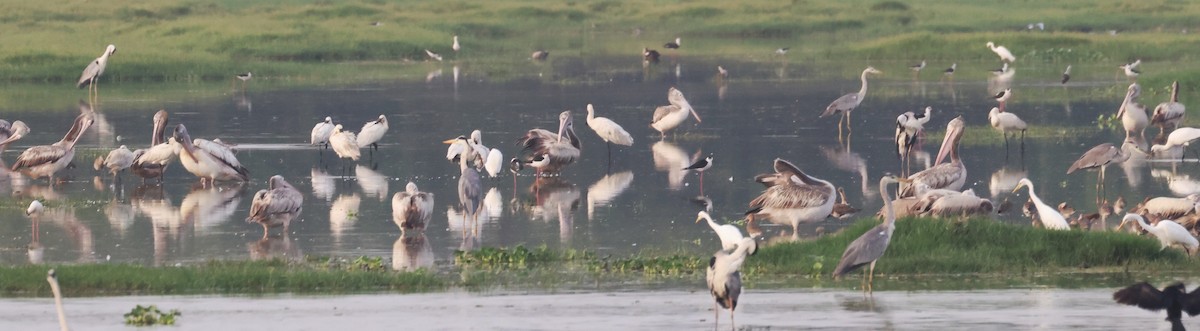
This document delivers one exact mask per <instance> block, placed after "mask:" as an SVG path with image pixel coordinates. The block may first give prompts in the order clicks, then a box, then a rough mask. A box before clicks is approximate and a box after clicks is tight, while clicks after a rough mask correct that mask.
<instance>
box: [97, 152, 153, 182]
mask: <svg viewBox="0 0 1200 331" xmlns="http://www.w3.org/2000/svg"><path fill="white" fill-rule="evenodd" d="M143 153H145V151H143ZM136 157H137V156H136V155H134V153H133V152H132V151H130V150H129V147H125V145H121V147H118V148H117V149H114V150H112V151H109V152H108V156H106V157H105V158H104V167H105V168H108V171H109V173H111V174H112V175H113V177H116V176H117V173H118V172H121V170H125V168H129V166H131V165H133V159H134V158H136Z"/></svg>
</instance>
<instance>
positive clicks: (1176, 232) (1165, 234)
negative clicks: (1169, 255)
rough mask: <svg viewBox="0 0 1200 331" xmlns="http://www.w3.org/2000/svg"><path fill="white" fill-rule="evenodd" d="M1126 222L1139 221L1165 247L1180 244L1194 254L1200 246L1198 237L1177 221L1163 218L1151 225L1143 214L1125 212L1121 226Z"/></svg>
mask: <svg viewBox="0 0 1200 331" xmlns="http://www.w3.org/2000/svg"><path fill="white" fill-rule="evenodd" d="M1126 222H1137V224H1138V225H1141V226H1142V229H1144V230H1146V232H1149V233H1150V234H1153V235H1154V237H1157V238H1158V242H1159V243H1161V244H1162V248H1163V249H1167V247H1171V246H1174V245H1179V246H1180V247H1183V251H1184V252H1187V254H1188V255H1194V254H1196V251H1197V248H1200V241H1197V240H1196V237H1193V236H1192V233H1191V232H1188V230H1187V228H1184V227H1183V226H1182V225H1179V223H1176V222H1175V221H1171V220H1161V221H1158V224H1155V225H1154V226H1151V225H1150V224H1146V220H1145V219H1144V218H1142V216H1140V215H1138V214H1132V213H1130V214H1125V218H1122V219H1121V225H1120V227H1124V226H1125V223H1126Z"/></svg>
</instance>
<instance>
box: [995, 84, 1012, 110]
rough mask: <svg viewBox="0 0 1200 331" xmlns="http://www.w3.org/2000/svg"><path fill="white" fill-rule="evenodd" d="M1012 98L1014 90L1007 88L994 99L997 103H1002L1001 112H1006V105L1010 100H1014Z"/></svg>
mask: <svg viewBox="0 0 1200 331" xmlns="http://www.w3.org/2000/svg"><path fill="white" fill-rule="evenodd" d="M1012 96H1013V92H1012V89H1011V88H1006V89H1004V90H1003V91H1000V92H997V93H996V95H993V96H992V99H995V100H996V102H999V103H1000V111H1004V105H1005V104H1006V103H1007V102H1008V99H1012Z"/></svg>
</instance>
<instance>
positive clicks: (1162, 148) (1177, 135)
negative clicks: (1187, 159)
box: [1150, 128, 1200, 160]
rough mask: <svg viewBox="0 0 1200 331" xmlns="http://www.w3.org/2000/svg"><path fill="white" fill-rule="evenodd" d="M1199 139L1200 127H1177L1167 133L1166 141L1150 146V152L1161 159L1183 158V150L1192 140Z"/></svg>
mask: <svg viewBox="0 0 1200 331" xmlns="http://www.w3.org/2000/svg"><path fill="white" fill-rule="evenodd" d="M1197 139H1200V129H1197V128H1178V129H1175V131H1171V134H1170V135H1167V139H1166V141H1164V142H1163V143H1162V144H1156V145H1154V146H1150V152H1151V153H1152V154H1154V156H1155V157H1157V158H1163V159H1177V160H1179V159H1183V150H1184V148H1186V147H1187V146H1188V145H1191V144H1192V142H1194V141H1196V140H1197Z"/></svg>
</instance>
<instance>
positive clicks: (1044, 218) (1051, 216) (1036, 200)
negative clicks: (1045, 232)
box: [1012, 178, 1071, 230]
mask: <svg viewBox="0 0 1200 331" xmlns="http://www.w3.org/2000/svg"><path fill="white" fill-rule="evenodd" d="M1022 187H1028V188H1029V200H1030V201H1032V202H1033V205H1034V207H1036V208H1037V218H1038V220H1040V221H1041V224H1042V226H1044V227H1045V228H1047V229H1051V230H1070V229H1071V225H1070V224H1067V219H1066V218H1065V217H1063V215H1062V214H1061V213H1059V212H1058V210H1055V208H1054V207H1051V206H1050V205H1047V204H1046V203H1045V202H1042V198H1040V197H1038V196H1037V193H1034V192H1033V182H1031V181H1029V178H1021V181H1019V182H1017V187H1015V188H1013V190H1012V191H1013V192H1014V193H1016V192H1017V190H1020V189H1021V188H1022Z"/></svg>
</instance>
